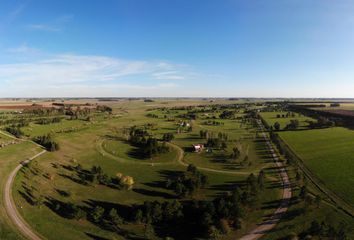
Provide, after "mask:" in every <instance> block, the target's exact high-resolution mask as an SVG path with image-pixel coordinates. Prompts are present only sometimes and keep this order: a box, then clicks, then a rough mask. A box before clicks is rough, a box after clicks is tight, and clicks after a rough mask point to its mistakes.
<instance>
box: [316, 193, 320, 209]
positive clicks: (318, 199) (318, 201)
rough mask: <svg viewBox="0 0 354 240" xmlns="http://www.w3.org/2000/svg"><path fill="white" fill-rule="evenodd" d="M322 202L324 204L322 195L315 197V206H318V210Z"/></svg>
mask: <svg viewBox="0 0 354 240" xmlns="http://www.w3.org/2000/svg"><path fill="white" fill-rule="evenodd" d="M321 202H322V198H321V196H320V195H316V197H315V204H316V206H317V208H320V204H321Z"/></svg>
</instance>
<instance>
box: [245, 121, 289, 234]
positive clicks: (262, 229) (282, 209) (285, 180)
mask: <svg viewBox="0 0 354 240" xmlns="http://www.w3.org/2000/svg"><path fill="white" fill-rule="evenodd" d="M259 126H260V128H261V130H262V135H263V138H264V140H265V141H266V142H267V146H268V150H269V151H270V153H271V154H272V156H273V159H274V161H275V164H276V165H277V167H278V169H279V175H280V178H281V181H282V185H283V196H282V201H281V203H280V205H279V207H278V209H277V210H276V211H275V212H274V213H273V214H272V215H271V216H270V217H269V218H268V219H267V220H265V221H263V222H262V223H260V224H259V225H258V226H257V227H256V228H255V229H254V230H252V231H251V232H249V233H248V234H247V235H245V236H243V237H242V238H240V240H257V239H260V238H261V237H263V236H264V235H265V234H267V232H269V231H270V230H272V229H273V228H274V227H275V226H276V225H277V224H278V222H279V221H280V219H281V218H282V217H283V215H284V214H285V213H286V211H287V210H288V208H289V202H290V198H291V194H292V192H291V184H290V181H289V176H288V174H287V172H286V169H285V166H284V164H283V162H281V161H279V158H278V157H277V155H276V154H275V153H274V149H273V147H272V145H271V143H270V141H269V139H268V137H267V135H266V134H265V133H264V129H263V126H262V125H261V124H260V123H259Z"/></svg>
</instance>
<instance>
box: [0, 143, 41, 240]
mask: <svg viewBox="0 0 354 240" xmlns="http://www.w3.org/2000/svg"><path fill="white" fill-rule="evenodd" d="M45 152H46V150H43V151H42V152H40V153H38V154H36V155H34V156H33V157H31V158H30V159H28V160H26V161H25V162H24V163H23V164H25V163H28V162H30V161H32V160H33V159H35V158H37V157H39V156H40V155H42V154H43V153H45ZM22 167H23V165H22V164H19V165H18V166H17V167H16V168H15V169H14V170H13V171H12V172H11V173H10V175H9V177H8V178H7V180H6V184H5V189H4V193H3V195H4V203H5V208H6V212H7V214H8V216H9V217H10V219H11V220H12V221H13V223H14V224H15V225H16V227H17V228H18V230H19V231H20V232H21V233H22V234H23V235H24V236H25V237H26V238H27V239H30V240H41V239H42V238H41V237H39V235H38V234H36V233H35V232H34V231H33V230H32V229H31V228H30V227H29V226H28V224H27V223H26V222H25V220H23V218H22V217H21V215H20V214H19V212H18V211H17V209H16V205H15V203H14V201H13V198H12V185H13V182H14V180H15V177H16V174H17V172H18V171H19V170H20V169H21V168H22Z"/></svg>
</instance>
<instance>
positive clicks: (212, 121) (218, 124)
mask: <svg viewBox="0 0 354 240" xmlns="http://www.w3.org/2000/svg"><path fill="white" fill-rule="evenodd" d="M203 124H204V125H211V126H220V125H224V123H223V122H219V121H215V120H208V121H204V122H203Z"/></svg>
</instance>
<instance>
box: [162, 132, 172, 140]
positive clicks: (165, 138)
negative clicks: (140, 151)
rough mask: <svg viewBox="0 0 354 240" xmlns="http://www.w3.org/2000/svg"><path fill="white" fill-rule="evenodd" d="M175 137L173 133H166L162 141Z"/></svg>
mask: <svg viewBox="0 0 354 240" xmlns="http://www.w3.org/2000/svg"><path fill="white" fill-rule="evenodd" d="M174 138H175V136H174V135H173V133H164V134H163V136H162V141H164V142H171V141H172V140H173V139H174Z"/></svg>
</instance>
